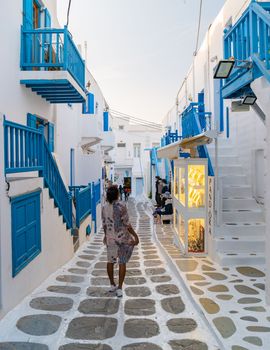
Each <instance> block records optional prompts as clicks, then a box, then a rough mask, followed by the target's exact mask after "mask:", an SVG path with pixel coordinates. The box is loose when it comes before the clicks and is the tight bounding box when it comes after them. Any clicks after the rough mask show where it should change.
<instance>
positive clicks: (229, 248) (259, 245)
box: [215, 235, 265, 253]
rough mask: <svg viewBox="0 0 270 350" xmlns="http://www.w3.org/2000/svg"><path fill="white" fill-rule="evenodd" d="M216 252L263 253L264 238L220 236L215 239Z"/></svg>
mask: <svg viewBox="0 0 270 350" xmlns="http://www.w3.org/2000/svg"><path fill="white" fill-rule="evenodd" d="M215 247H216V250H217V251H222V252H223V253H231V252H240V253H264V252H265V237H264V236H257V237H256V236H255V237H254V236H248V235H242V236H240V237H237V236H230V237H228V236H224V237H222V236H220V237H217V238H216V239H215Z"/></svg>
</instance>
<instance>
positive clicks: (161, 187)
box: [157, 179, 163, 207]
mask: <svg viewBox="0 0 270 350" xmlns="http://www.w3.org/2000/svg"><path fill="white" fill-rule="evenodd" d="M162 189H163V183H162V180H161V179H159V181H158V196H157V205H158V207H160V206H161V195H162Z"/></svg>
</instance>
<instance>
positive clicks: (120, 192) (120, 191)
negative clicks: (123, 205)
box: [119, 185, 124, 201]
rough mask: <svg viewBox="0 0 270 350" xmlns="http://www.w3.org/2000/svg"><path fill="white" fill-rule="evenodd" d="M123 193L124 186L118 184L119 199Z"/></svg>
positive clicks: (121, 198)
mask: <svg viewBox="0 0 270 350" xmlns="http://www.w3.org/2000/svg"><path fill="white" fill-rule="evenodd" d="M123 193H124V188H123V186H122V185H120V186H119V194H120V200H121V201H122V200H123Z"/></svg>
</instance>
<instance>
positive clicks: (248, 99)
mask: <svg viewBox="0 0 270 350" xmlns="http://www.w3.org/2000/svg"><path fill="white" fill-rule="evenodd" d="M256 101H257V97H256V96H255V95H247V96H245V97H244V99H243V102H242V104H243V105H247V106H253V105H254V104H255V103H256Z"/></svg>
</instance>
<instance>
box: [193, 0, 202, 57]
mask: <svg viewBox="0 0 270 350" xmlns="http://www.w3.org/2000/svg"><path fill="white" fill-rule="evenodd" d="M202 4H203V0H200V10H199V21H198V30H197V39H196V46H195V51H194V56H196V55H197V52H198V46H199V40H200V31H201V21H202Z"/></svg>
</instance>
